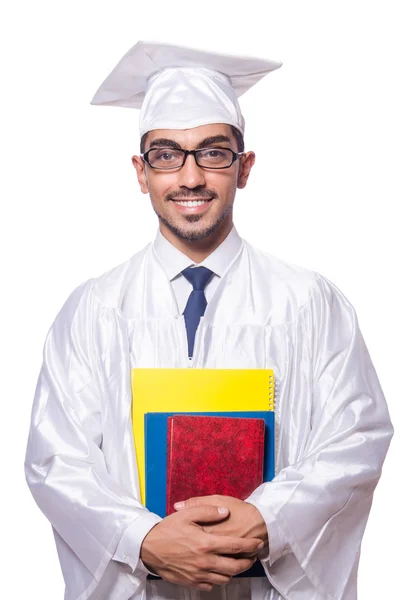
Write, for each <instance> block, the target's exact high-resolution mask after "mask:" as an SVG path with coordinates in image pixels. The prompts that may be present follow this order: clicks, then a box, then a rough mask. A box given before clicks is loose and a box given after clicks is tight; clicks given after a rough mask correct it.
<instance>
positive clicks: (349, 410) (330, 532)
mask: <svg viewBox="0 0 397 600" xmlns="http://www.w3.org/2000/svg"><path fill="white" fill-rule="evenodd" d="M187 366H188V358H187V340H186V332H185V325H184V319H183V316H178V309H177V304H176V301H175V297H174V295H173V291H172V288H171V285H170V282H169V281H168V279H167V277H166V275H165V273H164V271H163V269H162V267H161V265H160V263H159V262H158V260H157V259H156V256H155V253H154V251H153V244H149V245H148V246H147V247H146V248H144V249H143V250H142V251H140V252H139V253H138V254H136V255H134V256H133V257H132V258H131V259H130V260H128V261H127V262H125V263H123V264H122V265H120V266H118V267H117V268H115V269H113V270H111V271H109V272H108V273H106V274H104V275H103V276H101V277H98V278H95V279H91V280H89V281H87V282H85V283H84V284H82V285H81V286H79V287H78V288H77V289H76V290H75V291H74V292H73V293H72V294H71V296H70V297H69V298H68V300H67V301H66V303H65V305H64V306H63V308H62V309H61V311H60V313H59V315H58V316H57V318H56V320H55V322H54V325H53V326H52V328H51V330H50V332H49V334H48V337H47V340H46V344H45V350H44V362H43V367H42V371H41V374H40V377H39V381H38V385H37V391H36V395H35V400H34V405H33V411H32V423H31V429H30V435H29V441H28V447H27V453H26V476H27V481H28V484H29V486H30V489H31V491H32V494H33V496H34V498H35V500H36V502H37V504H38V505H39V507H40V508H41V510H42V511H43V512H44V514H45V515H46V516H47V517H48V519H49V520H50V522H51V523H52V526H53V529H54V535H55V539H56V544H57V550H58V553H59V558H60V562H61V566H62V571H63V575H64V578H65V582H66V592H65V599H66V600H86V599H88V598H89V599H91V600H128V599H130V598H131V599H132V598H133V599H139V600H143V599H145V598H147V599H150V598H159V599H163V598H170V599H179V598H181V599H184V600H186V599H189V598H190V599H195V600H196V599H198V598H206V600H213V599H214V600H215V599H217V600H221V599H222V600H225V599H227V600H243V599H244V600H245V598H249V597H250V592H249V591H247V590H248V589H249V586H250V583H251V582H252V598H253V599H254V600H279V599H281V598H285V599H291V600H314V599H316V600H354V598H356V578H357V567H358V559H359V553H360V543H361V539H362V536H363V533H364V529H365V525H366V521H367V518H368V513H369V510H370V506H371V501H372V494H373V491H374V488H375V486H376V483H377V481H378V478H379V476H380V473H381V466H382V463H383V460H384V458H385V455H386V452H387V448H388V446H389V442H390V439H391V436H392V426H391V423H390V419H389V414H388V410H387V407H386V403H385V399H384V396H383V394H382V391H381V388H380V385H379V382H378V378H377V376H376V372H375V370H374V367H373V365H372V363H371V360H370V357H369V354H368V351H367V348H366V346H365V343H364V341H363V338H362V336H361V333H360V330H359V327H358V324H357V318H356V314H355V312H354V309H353V308H352V306H351V304H350V303H349V302H348V301H347V300H346V298H345V297H344V296H343V295H342V293H341V292H340V291H339V290H338V289H337V288H336V287H335V286H334V285H333V284H332V283H331V282H330V281H328V280H327V279H326V278H324V277H322V276H321V275H319V274H317V273H314V272H311V271H308V270H305V269H303V268H300V267H297V266H295V265H290V264H287V263H285V262H283V261H281V260H279V259H277V258H275V257H273V256H271V255H269V254H265V253H263V252H261V251H259V250H257V249H255V248H253V247H252V246H251V245H250V244H248V243H247V242H245V241H244V240H243V243H242V246H241V249H240V251H239V253H238V254H237V256H236V258H235V259H234V261H233V262H232V264H231V265H230V267H229V269H228V271H227V273H226V274H225V275H224V276H223V277H222V279H221V281H220V283H219V285H218V287H217V289H216V291H215V294H214V296H213V297H212V298H211V300H210V302H209V303H208V306H207V309H206V312H205V315H204V317H203V318H202V319H201V322H200V325H199V328H198V330H197V335H196V341H195V350H194V357H193V363H192V367H193V368H219V369H222V368H233V369H236V368H241V369H247V368H271V369H274V373H275V380H276V477H275V479H274V480H273V481H272V482H270V483H265V484H263V485H261V486H260V487H259V488H258V489H257V490H256V491H255V492H254V494H253V495H252V496H251V498H250V500H251V501H252V502H254V503H255V505H256V506H257V507H258V508H259V509H260V508H261V507H263V510H264V513H263V514H266V515H267V518H269V536H270V546H271V555H270V562H263V564H264V566H265V569H266V572H267V575H268V579H267V580H266V579H262V580H260V579H256V580H248V579H242V580H233V581H232V582H230V583H229V584H228V586H226V587H223V588H220V587H218V588H215V590H214V591H213V592H211V593H210V594H207V593H203V594H202V595H200V593H199V592H196V591H191V590H188V588H182V587H179V586H173V585H171V584H167V583H166V582H162V581H160V582H157V583H147V582H146V573H145V572H144V571H143V570H142V569H140V567H139V563H136V564H135V565H132V568H134V567H135V566H136V569H135V570H134V572H132V571H131V567H130V566H128V565H127V564H123V563H121V562H116V561H115V560H113V559H112V557H113V555H114V553H115V551H116V548H117V546H118V543H119V540H120V539H121V537H122V534H123V532H124V531H125V530H127V528H129V529H128V530H129V531H131V530H133V528H134V523H136V527H137V531H138V529H139V527H140V525H139V524H142V522H145V519H146V522H147V519H148V518H149V519H150V515H151V513H148V511H146V509H144V508H143V507H142V506H141V505H140V503H139V492H138V480H137V470H136V462H135V454H134V445H133V437H132V428H131V420H130V418H131V417H130V407H131V392H130V369H131V368H133V367H167V368H171V367H177V368H180V367H187ZM132 401H133V400H132ZM270 521H271V522H270ZM154 522H156V519H155V518H154V520H153V523H154ZM277 531H278V532H279V533H278V534H277ZM135 562H136V561H135ZM36 592H39V590H36Z"/></svg>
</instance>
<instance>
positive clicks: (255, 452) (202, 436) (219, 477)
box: [167, 415, 265, 515]
mask: <svg viewBox="0 0 397 600" xmlns="http://www.w3.org/2000/svg"><path fill="white" fill-rule="evenodd" d="M167 435H168V448H167V515H169V514H171V513H173V512H175V510H174V503H175V502H179V501H181V500H187V499H188V498H191V497H194V496H210V495H212V494H221V495H222V496H233V497H234V498H239V499H240V500H245V498H248V496H249V495H250V494H251V493H252V492H253V491H254V490H255V489H256V488H257V487H258V486H259V485H260V484H261V483H262V482H263V462H264V442H265V422H264V420H263V419H248V418H244V417H209V416H186V415H174V416H173V417H169V418H168V433H167Z"/></svg>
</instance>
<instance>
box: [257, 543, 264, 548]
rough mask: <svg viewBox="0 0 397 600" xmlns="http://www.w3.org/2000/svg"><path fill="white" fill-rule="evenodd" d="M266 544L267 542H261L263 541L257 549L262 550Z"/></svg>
mask: <svg viewBox="0 0 397 600" xmlns="http://www.w3.org/2000/svg"><path fill="white" fill-rule="evenodd" d="M264 545H265V544H264V543H263V542H261V543H260V544H259V545H258V547H257V550H262V548H263V547H264Z"/></svg>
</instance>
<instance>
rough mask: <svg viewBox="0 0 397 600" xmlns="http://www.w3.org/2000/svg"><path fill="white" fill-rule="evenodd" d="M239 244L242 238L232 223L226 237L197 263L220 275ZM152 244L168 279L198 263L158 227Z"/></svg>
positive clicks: (230, 260)
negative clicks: (172, 242) (169, 239)
mask: <svg viewBox="0 0 397 600" xmlns="http://www.w3.org/2000/svg"><path fill="white" fill-rule="evenodd" d="M241 244H242V239H241V237H240V236H239V234H238V233H237V230H236V228H235V226H234V225H233V227H232V229H231V231H230V233H229V235H228V236H227V237H226V239H225V240H223V242H222V243H221V244H220V245H219V246H218V247H217V248H216V249H215V250H214V251H213V252H212V253H211V254H210V255H209V256H207V258H206V259H205V260H203V262H201V263H199V264H200V266H202V267H207V269H211V271H213V272H214V273H215V274H216V275H218V276H219V277H222V275H223V274H224V273H225V272H226V270H227V268H228V266H229V265H230V263H231V262H232V261H233V259H234V258H235V256H236V255H237V253H238V251H239V250H240V247H241ZM153 246H154V251H155V253H156V256H157V258H158V259H159V260H160V262H161V264H162V266H163V268H164V270H165V272H166V274H167V277H168V279H169V280H170V281H171V280H172V279H174V277H176V276H177V275H179V273H180V272H181V271H183V269H186V268H187V267H190V266H192V265H196V264H198V263H195V262H194V261H192V259H191V258H189V257H188V256H186V254H184V253H183V252H181V251H180V250H178V248H175V246H173V244H171V242H169V241H168V240H167V239H166V238H165V237H164V236H163V234H162V233H161V231H160V229H159V230H158V231H157V235H156V238H155V240H154V242H153Z"/></svg>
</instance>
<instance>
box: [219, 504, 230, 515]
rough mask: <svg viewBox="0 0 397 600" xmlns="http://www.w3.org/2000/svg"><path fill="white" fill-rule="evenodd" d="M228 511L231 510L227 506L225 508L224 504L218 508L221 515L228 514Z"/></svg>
mask: <svg viewBox="0 0 397 600" xmlns="http://www.w3.org/2000/svg"><path fill="white" fill-rule="evenodd" d="M228 512H229V510H228V509H227V508H224V507H223V506H221V507H220V508H218V513H220V514H221V515H227V513H228Z"/></svg>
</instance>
